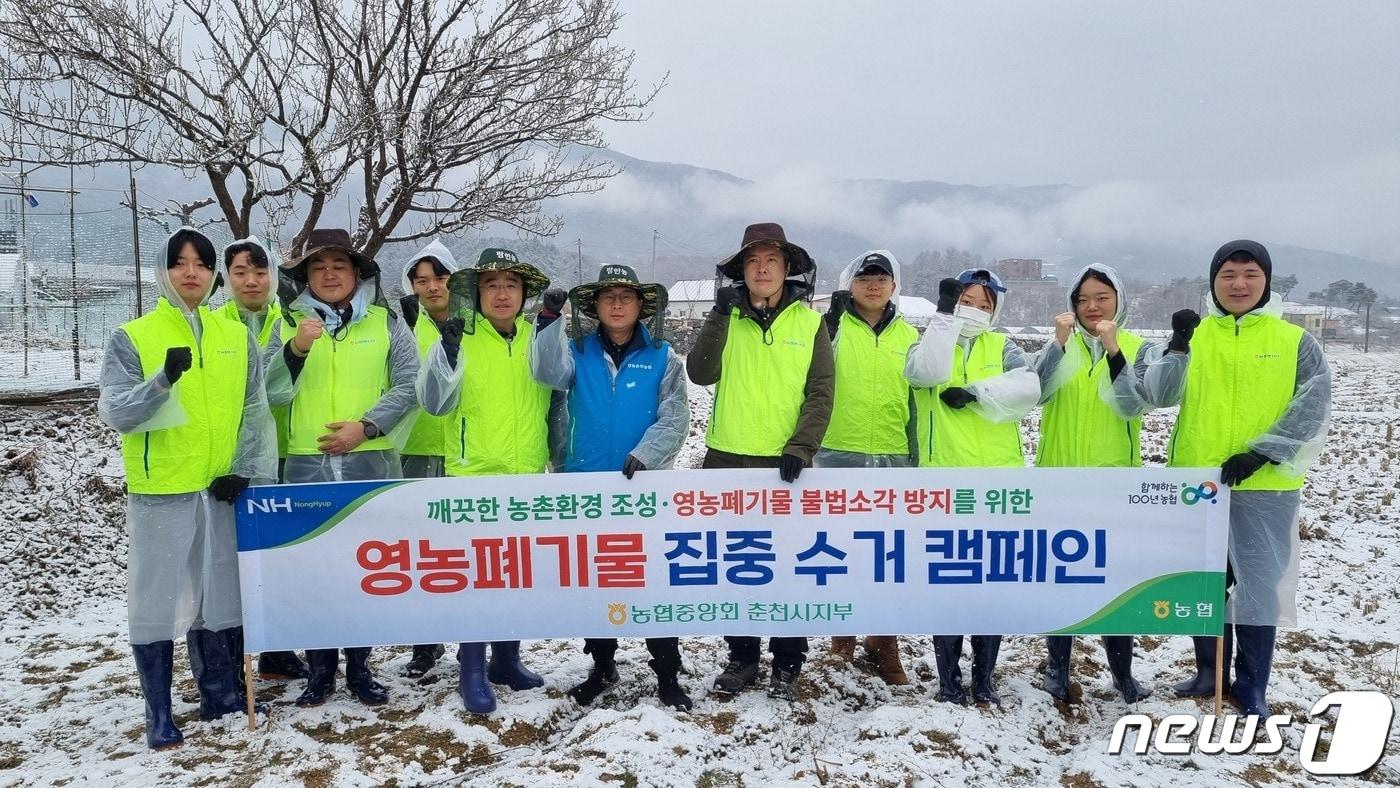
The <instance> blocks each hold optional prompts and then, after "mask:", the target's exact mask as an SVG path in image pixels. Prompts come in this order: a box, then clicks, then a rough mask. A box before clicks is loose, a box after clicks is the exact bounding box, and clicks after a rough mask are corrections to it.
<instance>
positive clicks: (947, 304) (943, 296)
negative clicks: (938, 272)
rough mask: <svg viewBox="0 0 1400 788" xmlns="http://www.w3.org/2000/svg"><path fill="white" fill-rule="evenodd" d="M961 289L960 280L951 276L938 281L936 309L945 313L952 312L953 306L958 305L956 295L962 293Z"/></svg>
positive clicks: (949, 313)
mask: <svg viewBox="0 0 1400 788" xmlns="http://www.w3.org/2000/svg"><path fill="white" fill-rule="evenodd" d="M962 291H963V286H962V282H959V281H958V280H956V279H953V278H952V277H949V278H947V279H943V280H941V281H939V283H938V307H937V308H938V311H939V312H942V313H943V314H945V315H951V314H953V307H955V306H957V305H958V296H961V295H962Z"/></svg>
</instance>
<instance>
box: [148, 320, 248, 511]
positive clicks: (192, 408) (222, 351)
mask: <svg viewBox="0 0 1400 788" xmlns="http://www.w3.org/2000/svg"><path fill="white" fill-rule="evenodd" d="M197 314H198V315H199V321H200V340H199V344H198V346H196V345H195V341H194V331H193V329H191V328H190V324H189V323H188V322H187V321H186V320H185V316H184V313H183V312H181V311H180V310H179V309H178V308H176V307H174V306H172V305H171V304H170V302H169V301H167V300H166V299H165V298H164V297H161V298H159V299H158V300H157V301H156V308H155V309H154V310H153V311H151V312H148V313H147V314H145V315H142V316H141V317H138V318H136V319H135V320H132V321H131V322H129V323H127V324H125V325H123V326H122V327H121V330H122V331H125V332H126V335H127V336H128V337H129V338H130V339H131V343H132V344H133V345H135V346H136V352H137V354H138V355H139V356H140V358H141V375H142V378H143V379H145V380H149V379H150V378H151V376H152V375H154V374H155V373H156V372H157V371H159V370H160V369H161V368H162V367H164V366H165V351H166V350H167V349H168V348H172V347H188V348H190V349H191V350H192V352H193V355H194V363H193V365H192V366H191V367H190V368H189V369H188V370H186V371H185V373H184V374H183V375H181V376H180V380H179V381H178V382H177V383H176V384H175V393H176V395H177V396H179V398H180V405H181V406H183V407H184V409H185V413H186V414H187V415H188V417H189V421H188V422H186V423H185V424H184V425H182V426H179V427H170V428H168V429H163V430H152V431H150V432H133V433H129V434H127V435H123V436H122V463H123V464H124V465H125V467H126V487H127V489H128V490H130V491H131V492H133V493H138V494H141V495H175V494H179V493H191V492H197V491H199V490H203V489H205V488H207V487H208V486H209V483H210V482H212V481H213V480H214V479H215V477H218V476H223V475H225V474H227V473H228V472H229V469H230V467H231V466H232V463H233V455H234V451H235V450H236V449H237V447H238V429H239V426H240V425H241V424H242V421H243V401H244V397H245V395H246V393H247V389H248V329H246V328H244V327H243V324H242V323H231V322H229V321H228V320H226V319H224V318H222V317H216V316H215V315H214V313H212V312H210V311H209V310H208V309H207V308H206V307H200V308H199V310H198V312H197Z"/></svg>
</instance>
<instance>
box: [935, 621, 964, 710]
mask: <svg viewBox="0 0 1400 788" xmlns="http://www.w3.org/2000/svg"><path fill="white" fill-rule="evenodd" d="M962 643H963V639H962V635H934V636H933V659H934V663H935V664H936V665H937V666H938V700H941V701H943V702H944V703H958V704H963V703H967V693H965V692H963V686H962V668H960V667H958V660H959V659H960V658H961V657H962Z"/></svg>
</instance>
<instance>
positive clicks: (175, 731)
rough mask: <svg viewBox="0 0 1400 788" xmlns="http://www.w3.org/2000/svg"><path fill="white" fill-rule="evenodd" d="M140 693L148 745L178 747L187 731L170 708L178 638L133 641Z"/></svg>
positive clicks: (159, 747)
mask: <svg viewBox="0 0 1400 788" xmlns="http://www.w3.org/2000/svg"><path fill="white" fill-rule="evenodd" d="M131 655H132V656H133V657H135V658H136V674H137V675H138V676H140V678H141V694H142V695H144V696H145V698H146V746H147V747H150V748H151V749H153V750H164V749H169V748H171V747H178V746H180V744H182V743H183V742H184V741H185V736H184V734H182V733H180V729H179V728H177V727H175V718H174V715H172V714H171V711H170V672H171V670H172V666H173V664H174V662H175V641H173V640H162V641H159V642H156V643H142V644H141V645H136V644H132V646H131Z"/></svg>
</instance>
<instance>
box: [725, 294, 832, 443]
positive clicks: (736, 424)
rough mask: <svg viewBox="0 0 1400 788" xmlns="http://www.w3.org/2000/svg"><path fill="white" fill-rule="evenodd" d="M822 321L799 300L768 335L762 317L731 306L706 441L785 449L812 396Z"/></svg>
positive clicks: (782, 314) (787, 308)
mask: <svg viewBox="0 0 1400 788" xmlns="http://www.w3.org/2000/svg"><path fill="white" fill-rule="evenodd" d="M821 322H822V318H821V315H819V314H817V313H816V312H815V311H814V310H812V309H810V308H808V307H807V306H805V305H803V304H800V303H798V302H796V301H794V302H792V303H791V304H788V305H787V307H786V308H785V309H783V311H782V312H781V313H779V314H778V316H777V317H775V318H774V319H773V324H772V325H771V326H770V327H769V330H768V333H767V334H766V335H765V334H764V332H763V329H762V328H761V327H759V325H758V323H757V322H756V321H754V320H749V319H746V318H741V317H739V308H738V307H734V308H733V309H732V310H731V311H730V313H729V336H728V338H727V339H726V341H725V343H724V353H723V355H722V356H721V357H720V365H721V366H720V378H719V383H718V384H717V385H716V387H715V404H714V412H713V413H712V414H711V416H710V428H709V431H708V432H707V433H706V434H705V445H706V446H709V447H710V448H712V449H718V450H720V451H727V452H729V453H731V454H743V455H748V456H751V457H778V456H780V455H782V453H783V447H784V446H786V445H787V442H788V440H789V439H791V438H792V434H793V433H794V432H795V431H796V430H797V417H798V415H799V414H800V413H801V412H802V403H803V402H804V401H805V400H806V389H807V369H808V368H809V367H811V366H812V341H813V337H814V336H815V335H816V333H817V329H818V328H819V327H821ZM822 330H823V331H825V330H826V329H825V328H822Z"/></svg>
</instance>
